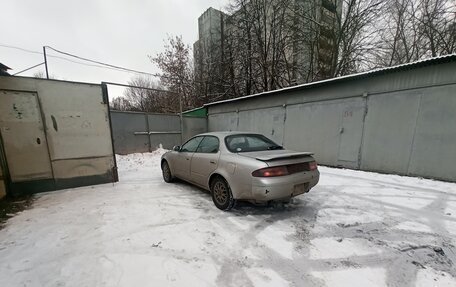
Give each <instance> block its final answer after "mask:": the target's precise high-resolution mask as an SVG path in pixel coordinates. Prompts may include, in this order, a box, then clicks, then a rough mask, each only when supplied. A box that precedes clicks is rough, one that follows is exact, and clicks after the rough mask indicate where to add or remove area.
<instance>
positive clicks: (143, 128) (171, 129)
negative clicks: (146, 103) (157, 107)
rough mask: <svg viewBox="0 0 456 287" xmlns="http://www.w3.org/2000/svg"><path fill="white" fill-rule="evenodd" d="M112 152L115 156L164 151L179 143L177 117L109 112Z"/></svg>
mask: <svg viewBox="0 0 456 287" xmlns="http://www.w3.org/2000/svg"><path fill="white" fill-rule="evenodd" d="M111 119H112V128H113V134H114V150H115V152H116V153H117V154H129V153H135V152H149V151H153V150H156V149H157V148H158V147H159V146H160V145H162V146H163V147H164V148H166V149H170V148H172V147H173V146H174V145H179V144H180V142H181V134H180V120H179V116H178V115H166V114H147V113H136V112H118V111H111Z"/></svg>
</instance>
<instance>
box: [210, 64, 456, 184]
mask: <svg viewBox="0 0 456 287" xmlns="http://www.w3.org/2000/svg"><path fill="white" fill-rule="evenodd" d="M455 91H456V62H455V61H453V62H451V61H450V62H447V63H440V64H433V65H428V66H421V67H415V68H411V69H408V70H401V71H394V72H384V73H377V74H376V75H369V76H366V77H362V78H360V77H358V78H355V79H350V80H348V79H347V80H344V81H333V82H322V83H319V84H315V85H311V86H308V87H301V88H295V89H288V90H283V91H276V92H270V93H266V94H263V95H261V96H258V97H250V98H245V99H242V100H237V101H231V102H225V103H220V104H215V105H209V106H208V111H209V112H208V114H209V115H208V128H209V131H221V130H241V131H252V132H261V133H263V134H265V135H267V136H268V137H270V138H271V139H274V140H275V141H276V142H277V143H280V144H283V145H284V146H285V147H287V148H290V149H294V150H298V151H313V152H315V156H316V158H317V160H318V161H319V162H320V163H321V164H325V165H330V166H342V167H347V168H354V169H362V170H370V171H380V172H386V173H397V174H403V175H413V176H423V177H430V178H437V179H443V180H448V181H456V165H454V162H456V97H455V96H454V93H455Z"/></svg>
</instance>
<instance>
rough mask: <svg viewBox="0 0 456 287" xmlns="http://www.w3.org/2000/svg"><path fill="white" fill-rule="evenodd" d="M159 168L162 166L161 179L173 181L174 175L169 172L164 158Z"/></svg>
mask: <svg viewBox="0 0 456 287" xmlns="http://www.w3.org/2000/svg"><path fill="white" fill-rule="evenodd" d="M161 168H162V175H163V180H164V181H165V182H168V183H170V182H173V181H174V176H173V174H172V173H171V169H170V168H169V165H168V162H167V161H166V160H164V161H163V163H162V165H161Z"/></svg>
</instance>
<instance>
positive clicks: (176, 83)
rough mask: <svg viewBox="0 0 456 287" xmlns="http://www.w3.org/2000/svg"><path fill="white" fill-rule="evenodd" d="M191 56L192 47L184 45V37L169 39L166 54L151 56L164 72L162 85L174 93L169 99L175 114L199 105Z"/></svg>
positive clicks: (153, 61)
mask: <svg viewBox="0 0 456 287" xmlns="http://www.w3.org/2000/svg"><path fill="white" fill-rule="evenodd" d="M189 54H190V47H189V46H188V45H186V44H184V42H183V41H182V36H175V37H169V39H168V41H167V42H166V44H165V51H164V52H162V53H159V54H157V55H156V56H155V57H153V56H149V59H150V60H151V62H152V63H155V64H156V65H157V66H158V67H159V68H160V69H161V70H162V76H161V78H160V80H161V83H162V85H163V86H164V87H166V88H167V89H169V90H170V91H172V92H173V94H170V96H169V97H168V99H169V104H170V108H171V109H172V111H174V112H178V111H180V109H181V108H182V109H183V110H186V109H190V108H193V107H195V106H196V105H198V104H199V101H198V98H196V97H194V82H195V78H194V73H193V65H192V62H191V60H190V57H189ZM180 106H181V107H180Z"/></svg>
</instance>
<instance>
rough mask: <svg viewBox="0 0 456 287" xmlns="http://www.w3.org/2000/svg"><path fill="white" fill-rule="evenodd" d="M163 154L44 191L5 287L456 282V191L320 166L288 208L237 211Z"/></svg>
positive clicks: (26, 219)
mask: <svg viewBox="0 0 456 287" xmlns="http://www.w3.org/2000/svg"><path fill="white" fill-rule="evenodd" d="M161 153H163V151H162V150H159V151H156V152H154V153H152V154H134V155H129V156H118V165H119V174H120V182H119V183H116V184H106V185H101V186H94V187H85V188H78V189H71V190H65V191H60V192H52V193H47V194H42V195H39V196H38V198H37V200H36V201H35V203H34V204H33V207H32V208H31V209H29V210H26V211H24V212H22V213H20V214H18V215H16V216H15V217H13V218H12V219H10V220H9V221H8V223H7V225H6V227H5V228H4V229H2V230H0V286H3V287H9V286H363V287H364V286H456V267H455V264H456V254H455V253H456V248H455V246H456V184H450V183H443V182H438V181H431V180H423V179H417V178H408V177H400V176H393V175H380V174H375V173H366V172H359V171H350V170H340V169H332V168H325V167H320V171H321V181H320V183H319V184H318V185H317V186H316V187H315V188H314V189H313V190H312V191H311V192H310V193H309V194H307V195H302V196H299V197H298V198H296V199H295V200H294V201H293V202H292V203H291V204H289V205H287V206H285V207H258V206H253V205H251V204H248V203H242V204H239V205H238V207H237V208H235V209H234V210H233V211H231V212H228V213H227V212H222V211H219V210H218V209H216V208H215V206H214V205H213V203H212V201H211V198H210V196H209V194H208V193H205V192H204V191H202V190H200V189H198V188H195V187H193V186H190V185H188V184H186V183H175V184H166V183H164V182H163V180H162V178H161V173H160V169H159V159H160V155H161Z"/></svg>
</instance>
